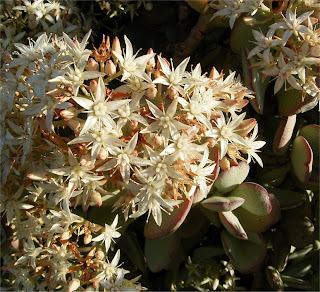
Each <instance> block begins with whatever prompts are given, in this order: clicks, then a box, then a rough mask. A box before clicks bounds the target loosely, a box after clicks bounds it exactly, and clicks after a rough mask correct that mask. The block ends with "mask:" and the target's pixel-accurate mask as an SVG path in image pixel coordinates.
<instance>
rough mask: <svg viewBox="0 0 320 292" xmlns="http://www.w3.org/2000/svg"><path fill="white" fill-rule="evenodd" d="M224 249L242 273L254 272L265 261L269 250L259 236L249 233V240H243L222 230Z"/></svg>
mask: <svg viewBox="0 0 320 292" xmlns="http://www.w3.org/2000/svg"><path fill="white" fill-rule="evenodd" d="M221 239H222V244H223V248H224V250H225V252H226V254H227V256H228V257H229V258H230V260H231V263H232V264H233V265H234V267H235V268H236V269H237V270H238V271H239V272H241V273H250V272H252V271H254V270H255V269H256V268H257V267H258V266H259V265H260V264H261V262H262V261H263V259H264V257H265V255H266V252H267V248H266V244H265V242H264V241H263V239H262V237H261V236H260V235H259V234H256V233H252V232H248V240H241V239H238V238H235V237H234V236H232V235H230V234H229V233H228V232H226V231H225V230H222V233H221Z"/></svg>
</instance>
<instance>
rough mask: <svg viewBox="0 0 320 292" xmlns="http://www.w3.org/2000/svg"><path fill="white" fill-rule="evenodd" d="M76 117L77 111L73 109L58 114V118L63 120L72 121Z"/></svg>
mask: <svg viewBox="0 0 320 292" xmlns="http://www.w3.org/2000/svg"><path fill="white" fill-rule="evenodd" d="M77 115H78V113H77V109H76V108H74V107H69V108H67V109H64V110H62V111H61V112H60V116H61V117H62V118H65V119H72V118H74V117H76V116H77Z"/></svg>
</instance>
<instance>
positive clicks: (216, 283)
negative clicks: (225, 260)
mask: <svg viewBox="0 0 320 292" xmlns="http://www.w3.org/2000/svg"><path fill="white" fill-rule="evenodd" d="M218 285H219V279H217V278H215V279H214V280H213V281H212V290H213V291H216V290H217V288H218Z"/></svg>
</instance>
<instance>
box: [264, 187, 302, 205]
mask: <svg viewBox="0 0 320 292" xmlns="http://www.w3.org/2000/svg"><path fill="white" fill-rule="evenodd" d="M267 190H268V192H269V193H273V194H274V195H275V196H276V197H277V199H278V201H279V204H280V208H281V209H284V210H285V209H292V208H295V207H297V206H299V205H301V204H302V203H303V202H304V201H305V200H306V195H305V194H304V193H302V192H301V193H298V192H294V191H290V190H283V189H277V188H267Z"/></svg>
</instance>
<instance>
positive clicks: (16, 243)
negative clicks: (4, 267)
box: [10, 239, 19, 250]
mask: <svg viewBox="0 0 320 292" xmlns="http://www.w3.org/2000/svg"><path fill="white" fill-rule="evenodd" d="M10 246H11V247H12V248H13V249H16V250H18V249H19V239H16V240H13V239H12V240H11V241H10Z"/></svg>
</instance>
